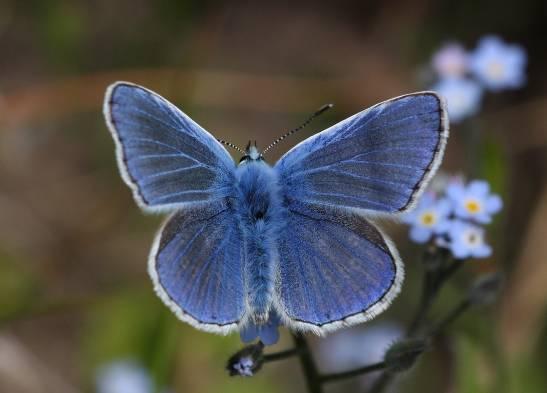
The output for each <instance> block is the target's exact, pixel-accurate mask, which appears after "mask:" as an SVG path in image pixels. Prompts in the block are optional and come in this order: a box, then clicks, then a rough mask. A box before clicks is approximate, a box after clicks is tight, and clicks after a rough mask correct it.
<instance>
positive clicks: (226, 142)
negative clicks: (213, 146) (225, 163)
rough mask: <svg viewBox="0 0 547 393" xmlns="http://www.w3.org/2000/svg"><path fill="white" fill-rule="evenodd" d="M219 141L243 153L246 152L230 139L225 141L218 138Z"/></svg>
mask: <svg viewBox="0 0 547 393" xmlns="http://www.w3.org/2000/svg"><path fill="white" fill-rule="evenodd" d="M217 141H219V142H220V143H222V144H223V145H226V146H228V147H231V148H232V149H234V150H237V151H238V152H240V153H241V154H245V152H244V151H243V149H242V148H240V147H239V146H236V145H234V144H233V143H230V142H228V141H225V140H223V139H217Z"/></svg>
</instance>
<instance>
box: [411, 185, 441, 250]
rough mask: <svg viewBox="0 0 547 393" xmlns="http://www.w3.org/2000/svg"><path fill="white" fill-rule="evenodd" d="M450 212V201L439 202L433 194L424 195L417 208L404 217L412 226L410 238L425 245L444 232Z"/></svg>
mask: <svg viewBox="0 0 547 393" xmlns="http://www.w3.org/2000/svg"><path fill="white" fill-rule="evenodd" d="M450 211H451V205H450V202H449V201H448V200H446V199H444V198H443V199H440V200H437V199H436V198H435V195H434V194H432V193H425V194H424V195H422V197H421V198H420V200H419V202H418V205H417V206H416V208H415V209H414V210H411V211H410V212H408V213H406V214H405V215H404V216H403V221H404V222H405V223H407V224H409V225H410V226H411V227H410V238H411V239H412V240H413V241H415V242H416V243H425V242H427V241H428V240H429V239H431V237H432V236H433V235H435V234H439V233H442V232H444V231H445V230H446V225H447V220H448V215H449V214H450Z"/></svg>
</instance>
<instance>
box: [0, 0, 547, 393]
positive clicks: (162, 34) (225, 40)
mask: <svg viewBox="0 0 547 393" xmlns="http://www.w3.org/2000/svg"><path fill="white" fill-rule="evenodd" d="M546 11H547V9H546V3H545V2H544V1H540V0H537V1H526V0H523V1H519V2H500V1H491V0H488V1H483V2H476V1H471V0H462V1H458V2H453V1H424V0H417V1H387V2H378V1H374V2H373V1H338V2H325V3H321V2H301V3H296V2H287V3H283V2H264V3H262V2H243V1H232V2H214V1H201V2H197V1H196V2H194V1H166V0H160V1H155V2H147V1H141V0H132V1H128V0H121V1H116V2H112V1H106V0H97V1H88V2H80V1H68V0H50V1H37V0H31V1H24V2H21V1H10V0H1V1H0V50H1V51H0V53H1V55H0V392H9V393H19V392H21V393H35V392H36V393H38V392H55V393H64V392H67V393H68V392H93V391H95V387H94V385H95V378H96V377H95V375H96V370H97V369H98V367H100V366H101V365H103V364H106V363H108V362H109V361H112V360H116V359H124V358H131V359H137V360H138V361H139V362H141V363H143V364H144V365H145V366H146V367H147V369H148V370H150V373H151V375H152V377H153V378H154V380H155V381H156V382H157V384H158V386H162V387H163V386H167V387H170V388H172V390H173V391H175V392H236V391H237V392H252V391H261V392H299V391H302V390H303V382H302V376H301V373H300V371H299V369H298V367H296V363H293V362H292V361H287V362H282V363H279V364H276V365H275V366H274V365H272V366H271V367H270V366H269V367H268V368H267V369H265V370H264V371H263V372H262V373H261V374H259V375H258V376H256V377H255V378H253V379H250V380H247V379H246V380H241V379H229V378H228V376H227V375H226V373H225V372H224V370H223V367H224V362H225V360H226V358H227V357H228V356H229V355H230V354H231V353H232V352H234V351H235V350H237V349H238V348H239V346H240V343H239V340H238V337H235V336H233V337H229V338H222V337H216V336H213V335H210V334H206V333H201V332H197V331H195V330H193V329H192V328H190V327H189V326H186V325H184V324H182V323H179V322H178V321H177V320H176V319H175V317H174V316H172V315H171V314H170V313H169V312H168V311H167V310H166V309H165V308H164V307H163V305H161V304H160V301H159V300H157V299H156V297H155V295H154V294H153V291H152V288H151V284H150V282H149V279H148V277H147V274H146V258H147V253H148V249H149V246H150V244H151V239H152V236H153V233H154V231H155V229H156V227H157V226H158V224H159V222H160V221H161V218H160V217H153V216H143V215H142V214H141V213H140V212H139V211H138V209H137V207H136V206H135V204H134V202H133V201H132V199H131V196H130V192H129V190H128V189H127V188H126V187H125V185H123V184H122V181H121V179H120V177H119V175H118V171H117V168H116V164H115V158H114V147H113V143H112V140H111V137H110V136H109V133H108V131H107V129H106V127H105V124H104V120H103V117H102V114H101V106H102V99H103V95H104V91H105V88H106V86H107V85H108V84H110V83H112V82H114V81H116V80H128V81H132V82H135V83H138V84H141V85H144V86H146V87H149V88H151V89H153V90H155V91H157V92H158V93H160V94H162V95H163V96H165V97H167V98H168V99H170V100H171V101H173V102H175V103H176V104H177V105H179V106H180V107H182V108H183V109H184V111H185V112H186V113H187V114H189V115H190V116H191V117H192V118H194V119H195V120H196V121H197V122H198V123H200V124H201V125H202V126H204V127H205V128H206V129H207V130H209V131H211V132H212V133H214V135H215V136H217V137H219V138H222V139H227V140H229V141H231V142H233V143H235V144H238V145H245V143H246V141H247V140H248V139H256V140H257V141H258V143H259V145H261V146H265V145H267V144H268V143H269V142H270V141H271V140H272V139H273V138H274V137H276V136H278V135H279V134H281V133H282V132H284V131H285V130H287V129H290V128H292V127H294V126H296V125H298V124H299V123H300V122H301V121H302V120H303V119H304V118H305V117H306V116H307V115H308V114H309V113H311V112H312V111H313V110H315V109H316V108H317V107H319V106H320V105H322V104H324V103H327V102H334V103H335V105H336V106H335V108H334V110H331V111H330V112H329V113H328V114H326V115H325V116H324V117H323V118H321V119H319V120H317V121H316V122H315V123H314V124H313V125H312V126H311V127H309V128H308V129H307V130H305V131H303V132H302V133H301V135H298V136H295V137H293V138H292V139H290V140H288V141H287V142H284V144H282V145H280V146H279V147H278V148H276V149H275V150H274V151H272V154H271V156H270V157H269V159H270V160H271V161H273V160H275V159H276V158H277V157H278V156H279V155H280V154H282V153H283V152H285V151H286V150H287V149H289V148H290V147H291V146H292V145H294V144H295V143H297V142H298V141H300V140H302V139H303V138H305V137H306V136H309V135H311V134H312V133H314V132H317V131H319V130H321V129H323V128H325V127H326V126H328V125H330V124H332V123H334V122H335V121H338V120H341V119H343V118H344V117H347V116H348V115H351V114H353V113H355V112H356V111H358V110H360V109H362V108H365V107H367V106H370V105H372V104H374V103H376V102H378V101H382V100H385V99H387V98H390V97H392V96H397V95H401V94H404V93H408V92H412V91H416V90H421V89H426V88H428V87H430V85H431V76H430V75H429V72H428V63H429V61H430V58H431V56H432V54H433V53H434V52H435V51H436V50H438V49H439V47H440V46H441V45H442V44H443V43H445V42H446V41H452V40H457V41H459V42H461V43H462V44H463V45H465V46H466V47H467V48H468V49H471V48H473V47H474V46H475V45H476V42H477V40H478V39H479V38H480V37H481V36H483V35H485V34H488V33H494V34H497V35H500V36H501V37H502V38H504V39H505V40H507V41H508V42H512V43H519V44H521V45H523V46H524V47H525V48H526V50H527V52H528V58H529V65H528V67H527V72H526V73H527V79H528V81H527V84H526V86H525V88H523V89H520V90H517V91H510V92H503V93H498V94H490V95H487V96H486V99H485V101H484V102H483V107H482V109H481V111H480V112H479V113H478V114H477V115H476V116H475V118H474V119H473V129H474V130H475V131H474V133H475V134H476V135H475V137H474V139H473V140H472V142H471V143H472V146H470V142H469V138H466V137H465V135H468V134H469V132H468V131H466V130H463V128H464V126H459V125H455V126H453V127H452V131H451V139H450V142H449V144H448V151H447V155H446V159H445V162H444V164H443V167H442V169H443V170H444V171H446V172H449V173H456V174H457V173H461V174H463V175H465V176H467V177H468V178H482V179H487V180H488V181H489V182H490V183H491V184H492V187H493V188H494V190H495V191H496V192H499V193H500V194H501V195H502V196H503V199H504V202H505V207H504V210H503V212H502V213H501V214H500V216H499V217H498V218H497V220H496V222H495V223H494V225H493V226H491V227H489V229H488V236H489V240H490V242H491V243H492V244H493V247H494V250H495V251H494V255H493V257H492V258H490V259H488V260H487V261H476V262H472V263H470V264H469V266H468V267H466V268H465V269H463V271H462V272H461V273H460V274H458V276H457V277H456V280H454V283H452V284H451V286H450V287H449V288H448V290H447V291H446V292H445V293H443V296H442V297H441V299H440V300H439V304H438V306H437V307H436V308H435V313H441V312H442V310H443V308H445V307H447V306H448V305H450V304H453V303H454V301H455V299H458V297H459V296H460V295H461V293H462V291H464V289H465V287H466V286H467V285H468V283H469V281H470V279H471V278H472V277H473V276H474V275H476V274H478V273H480V272H482V271H490V270H496V269H499V270H503V271H504V272H506V274H507V277H508V278H507V286H506V289H505V291H504V294H503V297H502V299H501V300H500V302H499V303H498V304H497V305H496V306H494V307H493V308H491V309H487V310H484V311H480V312H478V311H473V312H470V313H469V314H468V315H466V316H465V318H463V319H462V320H461V321H459V322H458V323H457V324H456V325H455V326H454V327H453V330H452V331H451V334H450V336H449V337H447V338H446V340H443V341H442V342H441V343H440V345H439V346H437V347H436V348H435V349H434V350H432V351H430V352H429V353H428V354H427V355H426V356H425V357H424V359H423V360H422V361H421V362H420V364H419V365H418V367H417V368H416V370H414V372H413V373H412V374H411V375H409V376H408V377H407V378H405V381H404V382H403V383H402V384H401V385H400V386H399V389H400V391H404V392H414V391H416V392H418V391H420V392H494V391H496V392H519V393H520V392H545V391H547V377H546V376H545V374H544V371H545V369H546V368H547V323H546V319H545V316H546V308H547V242H546V239H547V188H546V187H545V183H546V173H547V172H546V170H547V116H546V111H547V90H546V85H547V76H546V75H547V74H546V73H545V69H547V51H546V43H547V34H546V33H547V25H546V23H545V20H546V17H547V12H546ZM466 127H468V126H466ZM460 128H461V129H462V130H461V132H459V131H460ZM469 149H472V150H473V152H474V153H473V154H474V155H475V156H476V159H473V160H472V161H473V165H470V163H469V154H470V153H469ZM389 232H390V233H391V234H392V236H393V237H394V238H395V240H396V243H397V244H398V246H399V248H400V250H401V254H402V256H403V259H404V260H405V261H406V266H407V271H408V279H407V282H406V283H405V287H404V289H403V293H402V295H401V296H400V298H399V299H398V300H397V301H396V302H395V303H394V306H393V307H392V308H391V309H390V310H389V312H388V313H386V314H385V315H383V316H382V317H381V318H380V319H382V318H383V319H386V320H394V321H399V322H400V323H404V322H405V321H407V320H408V319H409V317H410V311H409V310H411V309H412V307H414V306H415V304H416V302H417V297H418V292H419V285H420V281H419V280H420V267H419V266H418V264H417V262H414V261H416V258H417V256H418V255H419V252H420V250H419V248H418V247H417V246H414V245H412V244H410V242H409V241H408V240H407V233H406V228H404V227H402V226H401V225H390V227H389ZM365 328H366V327H365ZM285 336H286V334H284V336H283V340H282V342H281V344H280V345H279V346H280V347H283V346H285V345H289V342H290V340H289V338H288V337H285ZM319 341H320V340H314V343H315V344H316V345H317V346H320V345H321V344H320V343H319ZM329 389H332V391H337V387H336V386H334V385H333V386H332V387H330V388H329ZM329 391H331V390H329Z"/></svg>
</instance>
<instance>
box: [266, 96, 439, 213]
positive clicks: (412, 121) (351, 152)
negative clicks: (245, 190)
mask: <svg viewBox="0 0 547 393" xmlns="http://www.w3.org/2000/svg"><path fill="white" fill-rule="evenodd" d="M447 137H448V121H447V114H446V109H445V106H444V104H443V102H442V100H441V98H440V97H439V96H438V95H437V94H435V93H433V92H422V93H415V94H410V95H406V96H402V97H398V98H394V99H392V100H389V101H386V102H383V103H381V104H378V105H376V106H373V107H371V108H369V109H367V110H364V111H363V112H360V113H358V114H356V115H354V116H352V117H350V118H348V119H346V120H344V121H342V122H340V123H338V124H336V125H334V126H332V127H330V128H329V129H327V130H325V131H323V132H320V133H318V134H316V135H314V136H312V137H310V138H308V139H306V140H305V141H303V142H302V143H300V144H298V145H297V146H295V147H294V148H293V149H291V150H290V151H289V152H288V153H286V154H285V155H284V156H283V157H282V158H281V159H280V160H279V161H278V162H277V164H276V165H275V167H276V169H277V170H278V173H279V176H280V183H281V185H282V187H283V189H284V191H283V192H284V194H285V197H286V198H288V199H292V200H298V201H306V202H310V203H315V204H322V205H331V206H337V207H339V208H348V209H360V210H368V211H373V212H374V213H375V214H378V213H396V212H403V211H406V210H408V209H409V208H410V207H411V206H412V205H413V202H414V201H415V200H416V198H417V196H418V194H419V193H420V192H421V191H422V190H423V189H424V187H425V185H426V184H427V182H428V181H429V179H430V178H431V176H432V175H433V174H434V172H435V170H436V168H437V166H438V165H439V163H440V161H441V159H442V155H443V152H444V147H445V144H446V139H447Z"/></svg>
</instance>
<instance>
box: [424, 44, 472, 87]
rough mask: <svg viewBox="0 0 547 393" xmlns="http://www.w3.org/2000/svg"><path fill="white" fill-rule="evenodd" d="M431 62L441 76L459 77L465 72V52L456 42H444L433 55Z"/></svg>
mask: <svg viewBox="0 0 547 393" xmlns="http://www.w3.org/2000/svg"><path fill="white" fill-rule="evenodd" d="M431 63H432V66H433V69H434V70H435V71H436V72H437V74H439V76H441V77H442V78H445V77H460V76H463V75H464V74H465V73H466V72H467V53H466V51H465V49H464V48H463V46H461V45H460V44H458V43H450V44H446V45H444V46H443V47H442V48H441V49H439V51H438V52H437V53H435V54H434V55H433V59H432V61H431Z"/></svg>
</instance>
